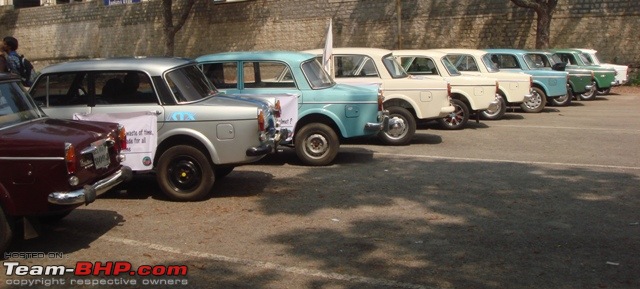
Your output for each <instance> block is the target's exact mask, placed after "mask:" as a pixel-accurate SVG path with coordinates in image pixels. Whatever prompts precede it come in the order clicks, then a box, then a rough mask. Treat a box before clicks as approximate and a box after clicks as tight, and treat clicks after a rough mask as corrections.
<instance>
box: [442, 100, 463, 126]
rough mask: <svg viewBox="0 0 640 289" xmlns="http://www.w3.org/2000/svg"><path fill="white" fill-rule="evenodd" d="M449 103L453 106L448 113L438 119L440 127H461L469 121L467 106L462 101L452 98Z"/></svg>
mask: <svg viewBox="0 0 640 289" xmlns="http://www.w3.org/2000/svg"><path fill="white" fill-rule="evenodd" d="M451 105H453V107H454V108H455V109H454V110H453V112H452V113H450V114H449V115H447V116H445V117H443V118H440V119H438V122H439V123H440V127H442V128H443V129H449V130H454V129H462V128H464V126H465V125H466V124H467V122H468V121H469V108H468V107H467V104H466V103H464V101H462V100H459V99H452V100H451Z"/></svg>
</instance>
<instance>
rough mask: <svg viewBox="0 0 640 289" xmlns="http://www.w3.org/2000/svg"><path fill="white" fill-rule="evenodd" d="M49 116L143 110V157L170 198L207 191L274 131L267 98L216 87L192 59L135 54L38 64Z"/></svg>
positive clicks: (270, 140)
mask: <svg viewBox="0 0 640 289" xmlns="http://www.w3.org/2000/svg"><path fill="white" fill-rule="evenodd" d="M30 92H31V95H32V96H33V98H34V99H35V101H36V103H37V104H38V105H39V106H40V107H41V108H42V109H43V110H44V111H45V112H46V113H47V114H49V115H51V116H53V117H58V118H68V119H70V118H72V117H73V116H74V114H85V115H86V114H100V113H114V112H120V113H127V112H139V111H148V112H152V113H153V114H155V115H156V116H157V117H156V119H157V148H156V150H155V155H153V157H152V158H150V159H149V160H148V166H149V171H150V170H152V169H153V170H155V173H156V176H157V180H158V184H159V185H160V188H161V190H162V191H163V192H164V193H165V194H166V195H167V196H168V197H169V198H170V199H172V200H177V201H196V200H202V199H203V198H205V197H207V196H208V195H209V194H210V192H211V190H212V187H213V184H214V182H215V180H216V179H220V178H222V177H224V176H226V175H227V174H229V173H230V172H231V171H232V170H233V168H234V167H235V166H238V165H242V164H247V163H251V162H255V161H258V160H260V159H261V158H262V157H264V156H265V155H266V154H269V153H271V152H273V151H274V150H275V149H276V146H277V144H278V141H279V137H280V133H281V131H280V130H279V127H278V123H277V122H278V120H277V118H276V115H275V114H276V113H277V111H275V110H274V107H272V106H271V105H270V104H269V103H268V102H266V101H260V100H256V99H253V98H246V97H241V96H231V95H225V94H222V93H219V92H218V91H217V90H216V89H215V87H214V86H213V85H212V84H211V82H210V81H209V80H208V79H207V78H206V77H205V75H204V74H203V73H202V71H201V70H200V69H199V68H198V65H197V63H196V62H195V61H193V60H189V59H181V58H164V57H148V58H147V57H135V58H112V59H91V60H84V61H74V62H66V63H60V64H55V65H52V66H49V67H46V68H44V69H42V71H41V73H40V75H39V76H38V78H37V79H36V81H35V83H34V85H33V86H32V87H31V90H30Z"/></svg>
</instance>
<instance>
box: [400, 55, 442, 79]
mask: <svg viewBox="0 0 640 289" xmlns="http://www.w3.org/2000/svg"><path fill="white" fill-rule="evenodd" d="M400 59H401V61H402V63H403V64H402V66H403V67H407V72H408V73H411V74H416V75H438V70H437V69H436V64H435V63H434V62H433V60H432V59H431V58H425V57H401V58H400ZM412 59H413V60H412ZM405 61H411V63H409V64H408V65H405V63H404V62H405Z"/></svg>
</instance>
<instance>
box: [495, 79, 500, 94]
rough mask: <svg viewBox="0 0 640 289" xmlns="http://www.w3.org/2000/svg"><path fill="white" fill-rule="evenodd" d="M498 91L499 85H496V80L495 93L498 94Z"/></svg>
mask: <svg viewBox="0 0 640 289" xmlns="http://www.w3.org/2000/svg"><path fill="white" fill-rule="evenodd" d="M498 91H500V87H499V85H498V82H497V81H496V94H498Z"/></svg>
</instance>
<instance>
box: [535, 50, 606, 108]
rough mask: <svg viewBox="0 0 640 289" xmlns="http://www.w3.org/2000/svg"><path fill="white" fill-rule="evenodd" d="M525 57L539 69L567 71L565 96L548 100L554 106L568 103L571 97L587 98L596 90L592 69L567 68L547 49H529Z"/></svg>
mask: <svg viewBox="0 0 640 289" xmlns="http://www.w3.org/2000/svg"><path fill="white" fill-rule="evenodd" d="M526 58H527V59H529V60H531V62H532V63H535V65H536V66H537V67H539V68H540V69H550V70H551V69H553V70H558V71H566V72H568V73H569V79H568V81H567V97H558V98H555V99H551V100H550V102H551V103H552V104H553V105H555V106H565V105H569V104H570V103H571V99H572V98H573V97H579V98H585V97H586V98H588V97H590V96H592V95H593V94H594V93H595V92H596V86H595V85H594V81H595V73H594V72H593V70H589V69H584V68H576V67H571V68H567V67H566V64H565V63H563V62H561V61H560V59H558V56H556V55H554V54H553V53H551V52H548V51H542V50H530V51H529V52H528V53H527V56H526Z"/></svg>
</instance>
